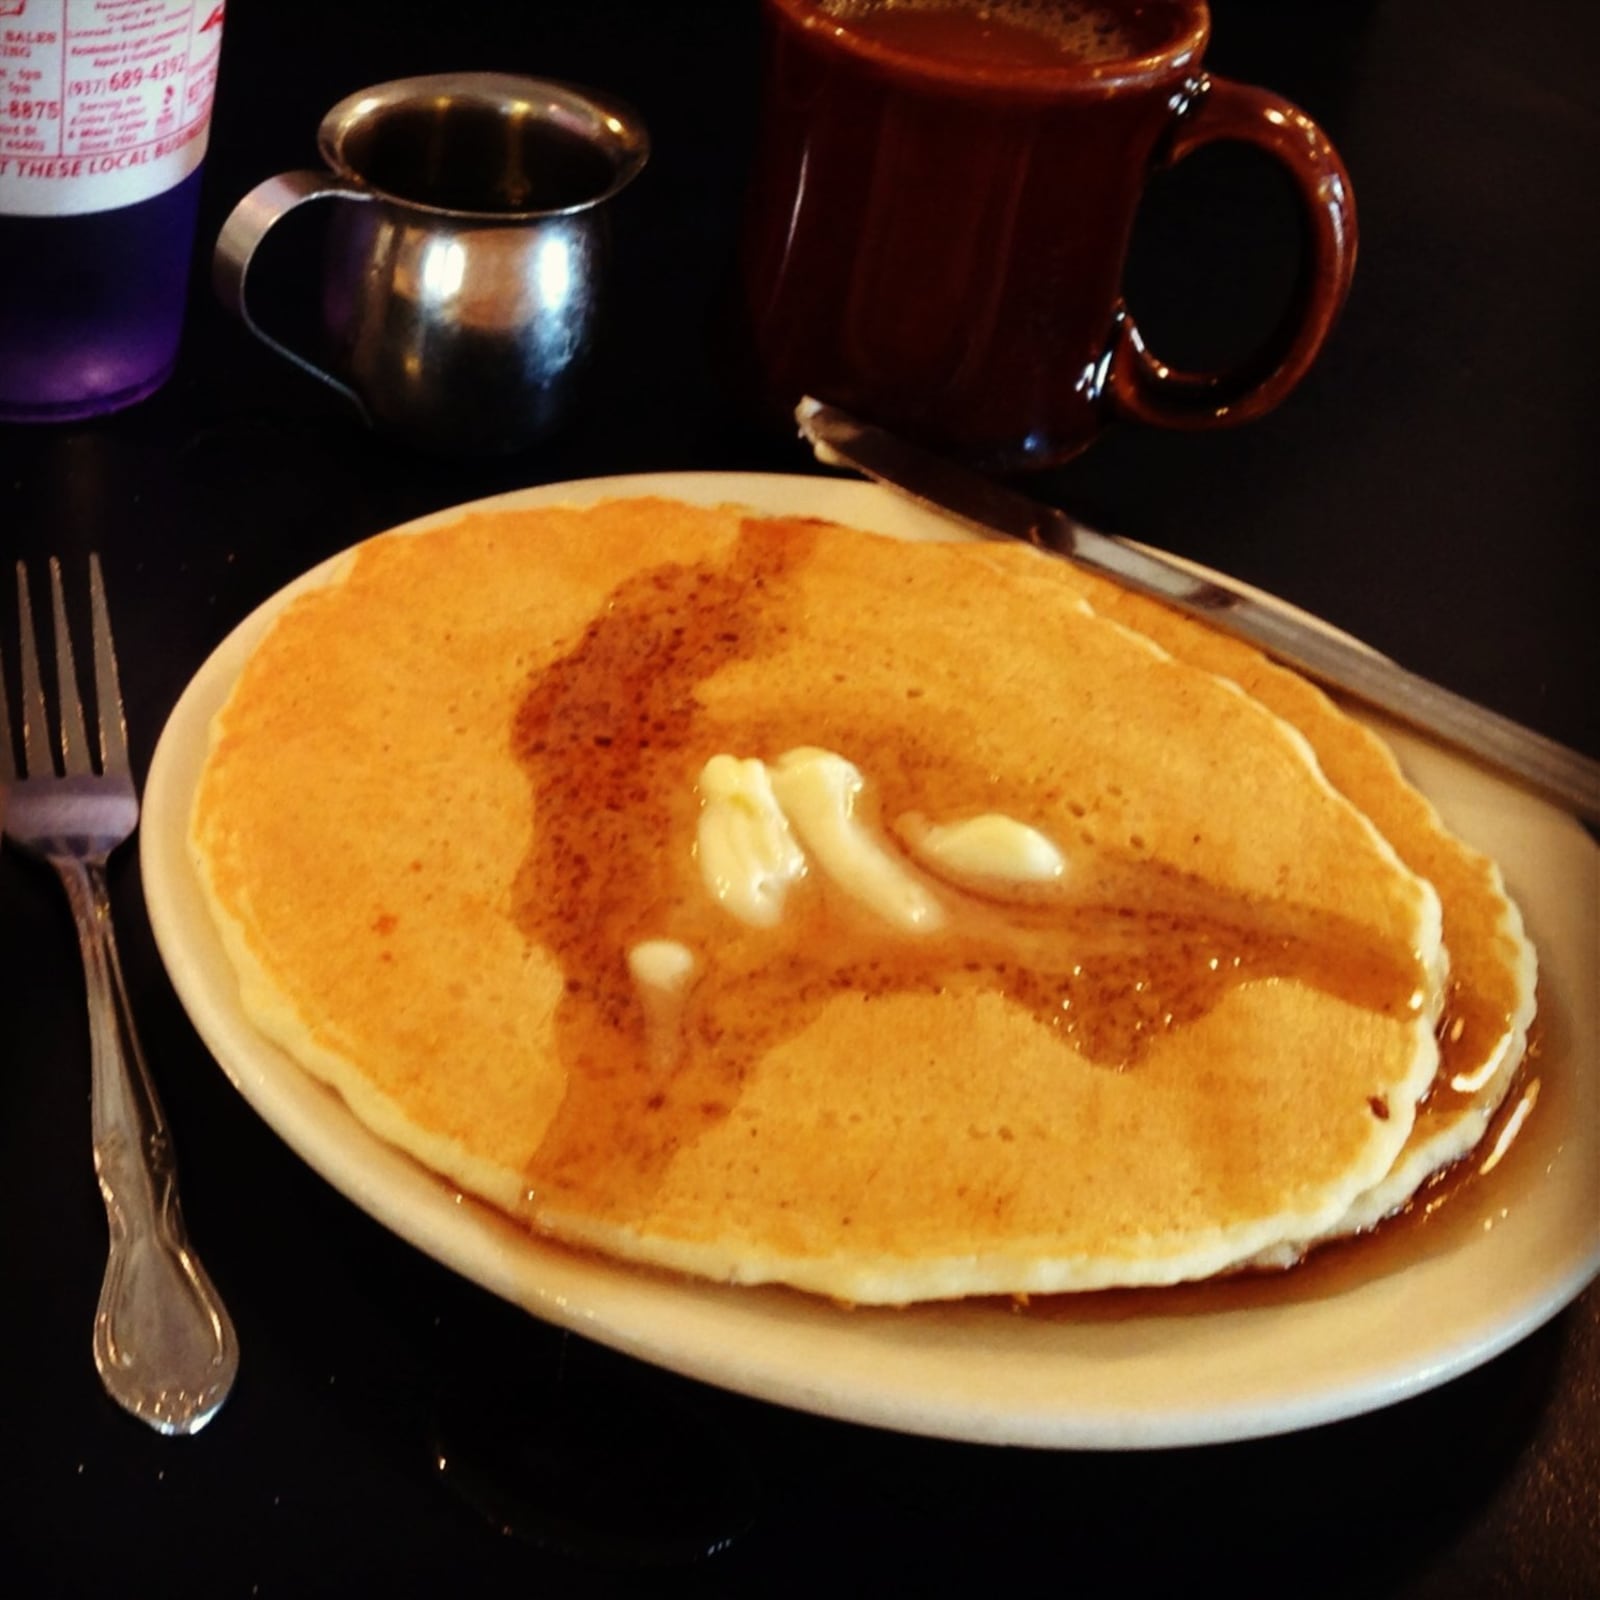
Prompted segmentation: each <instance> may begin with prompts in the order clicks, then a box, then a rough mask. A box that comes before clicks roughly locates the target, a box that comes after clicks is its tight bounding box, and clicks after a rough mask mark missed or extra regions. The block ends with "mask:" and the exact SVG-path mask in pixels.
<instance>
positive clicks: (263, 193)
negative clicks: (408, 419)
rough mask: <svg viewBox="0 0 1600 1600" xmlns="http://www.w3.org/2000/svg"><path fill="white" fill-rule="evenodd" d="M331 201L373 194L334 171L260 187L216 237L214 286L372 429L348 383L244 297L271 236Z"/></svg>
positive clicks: (283, 175)
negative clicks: (304, 211) (292, 217)
mask: <svg viewBox="0 0 1600 1600" xmlns="http://www.w3.org/2000/svg"><path fill="white" fill-rule="evenodd" d="M332 198H337V199H345V200H363V201H368V200H371V199H372V195H371V193H370V191H368V190H366V189H364V188H362V187H361V185H360V184H357V183H352V182H351V181H350V180H349V179H348V178H341V177H340V176H338V174H337V173H332V172H280V173H279V174H278V175H277V176H276V177H275V178H268V179H267V180H266V181H265V182H263V183H258V184H257V185H256V186H255V188H253V189H252V190H251V191H250V192H249V194H247V195H246V196H245V197H244V199H242V200H241V201H240V202H239V203H238V205H236V206H235V207H234V208H233V210H232V211H231V212H230V213H229V215H228V220H227V221H226V222H224V223H223V225H222V231H221V232H220V233H219V234H218V235H217V245H216V249H215V250H214V251H213V252H212V256H211V282H212V285H213V287H214V288H215V289H216V292H217V298H218V299H220V300H221V301H222V303H223V305H224V306H226V307H227V308H228V310H229V311H231V312H233V313H234V315H235V316H237V317H238V318H239V319H240V320H241V321H242V322H243V323H244V325H245V327H247V328H248V329H249V330H250V331H251V333H253V334H254V335H255V336H256V338H258V339H259V340H260V341H261V342H262V343H263V344H264V345H267V346H268V347H269V348H271V349H273V350H276V351H277V352H278V354H279V355H280V356H283V357H284V358H285V359H287V360H289V361H292V362H293V363H294V364H295V366H297V367H299V368H300V370H301V371H302V372H309V373H310V374H311V376H312V377H313V378H320V379H321V380H322V381H323V382H324V383H325V384H327V385H328V386H329V387H330V388H333V389H337V390H338V391H339V393H340V394H342V395H343V396H344V397H345V399H347V400H348V401H349V402H350V403H351V405H353V406H354V407H355V408H356V410H357V411H358V412H360V414H361V417H362V420H363V421H365V422H366V423H367V424H368V425H369V426H370V425H371V423H372V417H371V414H370V413H369V412H368V410H367V405H366V402H365V401H364V400H363V399H362V398H361V396H360V395H359V394H357V393H356V391H355V390H354V389H352V388H351V387H350V385H349V384H347V383H345V382H344V381H343V380H342V379H340V378H336V377H335V376H334V375H333V374H332V373H331V372H329V371H327V370H326V369H325V368H323V367H319V366H318V365H317V364H316V363H315V362H314V361H312V360H311V359H310V358H309V357H307V356H303V355H301V354H300V353H299V352H298V351H296V350H291V349H290V348H289V346H288V345H286V344H284V343H283V342H282V341H281V340H279V339H274V338H273V336H272V335H271V334H270V333H268V332H267V331H266V329H265V328H263V327H262V326H261V324H260V323H259V322H257V321H256V319H255V317H254V316H252V315H251V312H250V304H249V301H248V300H247V299H246V297H245V284H246V281H247V280H248V278H249V276H250V264H251V262H252V261H253V260H254V258H255V253H256V250H257V248H258V247H259V246H260V244H261V241H262V240H263V239H265V238H266V236H267V235H268V233H270V232H271V231H272V229H273V228H274V227H275V226H276V225H277V224H278V223H279V222H280V221H281V220H282V219H283V218H284V217H286V216H287V215H288V214H289V213H290V212H291V211H293V210H294V209H295V207H296V206H300V205H304V204H305V203H306V202H307V201H308V200H325V199H332Z"/></svg>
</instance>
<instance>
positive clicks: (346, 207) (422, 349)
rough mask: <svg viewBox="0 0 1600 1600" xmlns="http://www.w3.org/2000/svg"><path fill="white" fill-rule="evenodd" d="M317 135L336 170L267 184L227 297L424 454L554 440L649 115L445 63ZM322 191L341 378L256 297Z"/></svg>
mask: <svg viewBox="0 0 1600 1600" xmlns="http://www.w3.org/2000/svg"><path fill="white" fill-rule="evenodd" d="M317 143H318V148H319V150H320V152H321V155H322V158H323V160H324V161H325V162H326V163H327V165H328V168H329V170H327V171H319V172H312V171H303V172H285V173H282V174H280V175H279V176H277V177H274V178H269V179H267V180H266V181H265V182H264V183H261V184H259V185H258V186H257V187H256V188H255V189H253V190H251V192H250V193H249V194H247V195H246V196H245V197H244V199H243V200H241V201H240V202H239V204H238V205H237V206H236V207H235V208H234V210H233V213H232V214H231V215H230V216H229V218H228V220H227V222H226V223H225V224H224V225H223V228H222V231H221V234H220V235H219V236H218V239H217V245H216V250H215V253H214V258H213V274H214V280H215V284H216V288H217V292H218V294H219V295H220V296H221V298H222V300H223V302H224V304H226V305H227V306H228V307H229V308H230V309H231V310H233V311H235V312H236V313H237V314H238V315H239V316H240V317H241V318H243V320H244V322H245V324H246V326H247V327H249V328H250V330H251V331H252V332H253V333H254V334H256V336H257V337H258V338H260V339H262V340H263V341H264V342H265V343H266V344H268V345H270V346H271V347H272V348H273V349H274V350H276V351H278V352H279V353H280V354H281V355H284V356H286V357H287V358H288V359H289V360H290V361H293V362H294V363H295V364H296V365H297V366H299V367H301V368H303V369H304V370H306V371H307V372H310V373H312V374H314V375H315V376H316V377H318V378H321V379H322V380H323V381H324V382H325V383H328V384H331V385H332V386H333V387H334V388H335V389H337V390H339V391H340V392H341V393H342V394H345V395H347V396H348V397H349V398H350V399H351V400H352V401H353V402H354V403H355V405H356V406H357V407H358V408H359V409H360V411H361V412H362V414H363V415H364V416H365V417H366V418H367V420H368V421H369V422H370V423H371V424H372V425H373V426H375V427H378V428H381V429H383V430H385V431H387V432H392V433H394V434H396V435H397V436H399V437H402V438H404V439H406V440H408V441H410V442H413V443H416V444H418V445H421V446H423V447H425V448H428V449H433V450H439V451H444V452H452V453H458V452H492V451H510V450H517V449H521V448H523V447H524V446H526V445H528V444H531V443H533V442H534V441H535V440H537V439H539V438H540V437H541V436H542V435H544V434H546V433H547V432H549V430H550V429H551V428H552V426H553V425H554V424H555V423H556V422H557V421H558V420H559V419H560V417H561V416H562V414H563V413H564V412H565V410H566V409H567V406H568V403H569V401H570V400H571V398H572V393H573V390H574V387H575V385H576V383H577V381H578V379H579V377H580V375H581V372H582V368H583V366H584V364H585V360H586V357H587V356H588V354H589V352H590V350H591V349H592V346H593V344H594V336H595V332H596V328H597V325H598V322H599V320H600V317H601V313H602V306H603V301H604V287H605V279H606V276H607V257H608V254H609V242H608V227H607V214H606V202H607V201H608V200H609V199H611V197H612V196H613V195H615V194H617V193H618V192H619V191H621V190H622V189H623V188H625V187H626V186H627V185H628V184H629V183H630V182H632V180H633V179H634V178H635V177H636V176H637V175H638V173H639V171H640V169H641V168H642V167H643V166H644V164H645V162H646V160H647V159H648V156H649V149H650V142H649V136H648V134H647V133H646V131H645V128H644V126H643V124H642V123H641V121H640V120H639V118H638V117H637V116H636V115H635V114H634V113H633V112H632V111H630V110H629V109H628V108H627V107H625V106H623V105H620V104H619V103H618V102H616V101H614V100H612V99H610V98H608V97H604V96H601V95H598V94H596V93H594V92H592V91H590V90H587V89H577V88H573V87H569V86H567V85H564V84H559V83H551V82H545V81H543V80H540V79H536V78H523V77H513V76H508V75H504V74H500V73H483V72H458V73H445V74H440V75H436V76H430V77H421V78H402V79H397V80H395V81H394V82H391V83H383V84H379V85H377V86H376V87H374V88H371V89H364V90H362V91H361V92H360V93H358V94H353V95H350V96H349V97H348V98H346V99H344V100H341V101H340V102H339V104H338V105H336V106H334V107H333V109H332V110H331V111H329V112H328V114H327V115H326V116H325V117H324V118H323V120H322V124H321V127H320V128H319V130H318V135H317ZM324 198H326V199H330V200H333V201H334V202H336V204H335V211H334V215H333V218H332V222H331V225H330V228H329V233H328V243H327V251H326V256H325V260H324V265H323V273H322V284H321V290H322V296H321V298H322V312H323V322H324V325H325V329H326V332H327V335H328V339H329V343H330V349H331V355H330V363H329V364H330V367H331V368H332V370H329V369H328V368H325V367H323V366H321V365H319V364H318V363H317V362H316V361H314V360H312V359H311V358H310V357H309V356H308V355H305V354H302V353H300V352H298V351H296V350H292V349H290V348H289V347H288V346H287V345H286V344H284V343H282V342H281V341H280V340H278V339H277V338H274V337H273V336H272V335H271V334H269V333H267V332H266V331H265V330H264V329H263V328H262V327H261V325H260V324H259V323H258V322H257V321H256V319H255V317H254V316H253V315H252V313H251V309H250V306H249V303H248V300H247V297H246V292H245V291H246V284H247V281H248V279H249V274H250V266H251V262H252V259H253V258H254V255H255V252H256V249H257V247H258V246H259V245H260V243H261V241H262V240H263V239H264V238H265V236H266V234H267V233H268V231H269V230H270V229H271V228H272V227H273V226H274V225H275V224H276V223H277V222H278V221H279V220H280V219H281V218H282V217H284V216H285V215H286V214H287V213H288V212H290V211H291V210H293V209H294V208H295V207H297V206H300V205H302V204H304V203H305V202H306V201H309V200H319V199H324Z"/></svg>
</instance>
